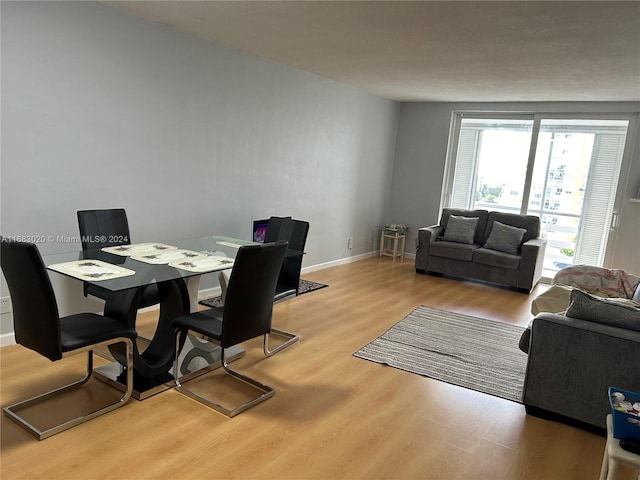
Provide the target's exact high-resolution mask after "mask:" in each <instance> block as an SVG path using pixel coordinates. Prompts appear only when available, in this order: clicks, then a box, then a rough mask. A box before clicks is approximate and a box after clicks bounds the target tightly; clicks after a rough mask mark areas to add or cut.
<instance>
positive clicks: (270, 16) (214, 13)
mask: <svg viewBox="0 0 640 480" xmlns="http://www.w3.org/2000/svg"><path fill="white" fill-rule="evenodd" d="M104 3H107V4H109V5H112V6H115V7H117V8H121V9H124V10H126V11H128V12H130V13H132V14H134V15H137V16H140V17H143V18H146V19H148V20H152V21H155V22H160V23H163V24H167V25H170V26H172V27H175V28H176V29H178V30H181V31H184V32H189V33H191V34H194V35H197V36H199V37H202V38H205V39H208V40H211V41H212V42H215V43H217V44H220V45H224V46H227V47H230V48H233V49H236V50H240V51H243V52H247V53H250V54H253V55H256V56H258V57H263V58H266V59H269V60H272V61H274V62H277V63H279V64H283V65H287V66H289V67H293V68H296V69H299V70H303V71H306V72H310V73H312V74H315V75H318V76H320V77H324V78H329V79H332V80H335V81H336V82H340V83H343V84H347V85H351V86H353V87H357V88H360V89H363V90H366V91H368V92H370V93H373V94H375V95H380V96H382V97H386V98H390V99H393V100H398V101H461V102H474V101H478V102H499V101H502V102H508V101H532V102H536V101H639V100H640V2H639V1H622V2H616V1H604V2H593V1H566V2H556V1H538V2H528V1H506V2H503V1H489V2H484V1H462V2H460V1H408V2H404V1H175V0H174V1H115V2H104Z"/></svg>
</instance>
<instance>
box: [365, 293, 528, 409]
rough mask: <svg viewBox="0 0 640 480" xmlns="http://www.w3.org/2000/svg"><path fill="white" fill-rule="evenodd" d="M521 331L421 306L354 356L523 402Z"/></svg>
mask: <svg viewBox="0 0 640 480" xmlns="http://www.w3.org/2000/svg"><path fill="white" fill-rule="evenodd" d="M523 331H524V328H523V327H520V326H517V325H511V324H508V323H502V322H498V321H492V320H486V319H483V318H477V317H471V316H468V315H463V314H459V313H453V312H447V311H445V310H438V309H435V308H431V307H426V306H424V305H422V306H420V307H418V308H416V309H415V310H414V311H413V312H411V313H410V314H409V315H408V316H407V317H405V318H404V319H403V320H401V321H400V322H398V323H396V324H395V325H394V326H393V327H391V328H390V329H389V330H387V331H386V332H385V333H384V334H382V335H381V336H380V337H378V338H376V339H375V340H374V341H373V342H371V343H369V344H368V345H366V346H365V347H363V348H361V349H360V350H358V351H357V352H356V353H354V356H356V357H359V358H363V359H365V360H370V361H372V362H377V363H382V364H386V365H390V366H392V367H395V368H399V369H401V370H406V371H408V372H411V373H417V374H419V375H424V376H427V377H430V378H433V379H436V380H440V381H443V382H447V383H451V384H454V385H459V386H461V387H465V388H470V389H472V390H477V391H479V392H483V393H488V394H489V395H494V396H496V397H501V398H506V399H507V400H511V401H513V402H518V403H522V388H523V385H524V375H525V370H526V366H527V355H526V354H525V353H523V352H522V351H520V349H519V348H518V341H519V340H520V336H521V335H522V332H523Z"/></svg>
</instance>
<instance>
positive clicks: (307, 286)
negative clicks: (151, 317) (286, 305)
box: [199, 278, 329, 307]
mask: <svg viewBox="0 0 640 480" xmlns="http://www.w3.org/2000/svg"><path fill="white" fill-rule="evenodd" d="M328 286H329V285H325V284H324V283H318V282H312V281H311V280H304V279H303V278H301V279H300V286H299V287H298V295H302V294H303V293H309V292H313V291H315V290H320V289H321V288H324V287H328ZM199 303H200V304H202V305H204V306H206V307H221V306H222V298H221V297H220V295H218V296H217V297H211V298H205V299H204V300H200V302H199Z"/></svg>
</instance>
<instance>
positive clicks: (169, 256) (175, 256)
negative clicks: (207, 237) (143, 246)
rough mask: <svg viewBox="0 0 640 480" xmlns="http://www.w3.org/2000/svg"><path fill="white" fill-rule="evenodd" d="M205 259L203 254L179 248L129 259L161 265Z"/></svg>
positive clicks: (134, 256) (146, 253) (151, 252)
mask: <svg viewBox="0 0 640 480" xmlns="http://www.w3.org/2000/svg"><path fill="white" fill-rule="evenodd" d="M203 257H206V255H205V254H204V253H200V252H194V251H193V250H182V249H179V248H176V249H173V250H164V251H152V250H149V251H147V252H144V253H141V254H138V255H131V258H132V259H134V260H138V261H139V262H145V263H152V264H154V265H161V264H167V263H175V262H180V261H181V260H195V259H196V258H203Z"/></svg>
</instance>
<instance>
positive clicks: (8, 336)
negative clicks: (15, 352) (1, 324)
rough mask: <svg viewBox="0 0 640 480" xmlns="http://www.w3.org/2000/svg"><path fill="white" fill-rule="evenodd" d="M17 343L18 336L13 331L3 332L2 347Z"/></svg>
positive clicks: (1, 336)
mask: <svg viewBox="0 0 640 480" xmlns="http://www.w3.org/2000/svg"><path fill="white" fill-rule="evenodd" d="M15 344H16V336H15V335H14V333H13V332H11V333H3V334H2V335H0V347H6V346H7V345H15Z"/></svg>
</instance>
